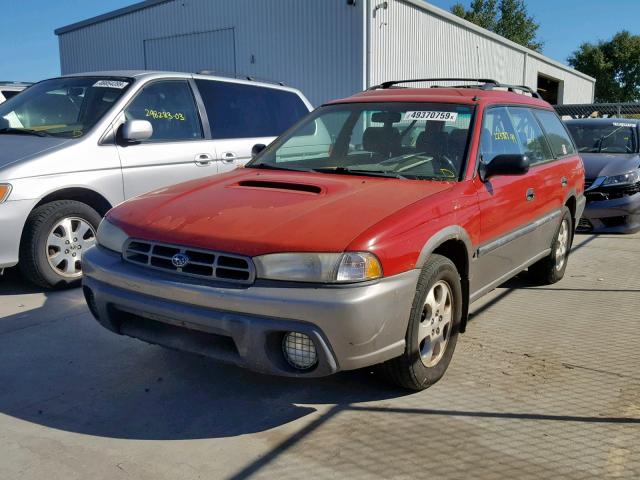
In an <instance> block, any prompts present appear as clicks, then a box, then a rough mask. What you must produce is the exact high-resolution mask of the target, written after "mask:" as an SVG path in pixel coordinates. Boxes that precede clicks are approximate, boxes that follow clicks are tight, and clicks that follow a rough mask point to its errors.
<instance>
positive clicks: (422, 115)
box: [404, 111, 458, 122]
mask: <svg viewBox="0 0 640 480" xmlns="http://www.w3.org/2000/svg"><path fill="white" fill-rule="evenodd" d="M457 118H458V114H457V112H434V111H427V112H425V111H423V112H407V113H405V114H404V119H405V121H406V120H425V121H434V122H455V121H456V119H457Z"/></svg>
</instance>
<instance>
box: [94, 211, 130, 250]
mask: <svg viewBox="0 0 640 480" xmlns="http://www.w3.org/2000/svg"><path fill="white" fill-rule="evenodd" d="M127 238H129V237H128V236H127V234H126V233H124V232H123V231H122V230H120V229H119V228H118V227H116V226H115V225H114V224H113V223H111V222H109V220H107V219H106V218H103V219H102V221H101V222H100V226H99V227H98V233H97V234H96V240H97V242H98V245H100V246H101V247H104V248H108V249H109V250H113V251H114V252H118V253H122V248H123V247H124V242H126V241H127Z"/></svg>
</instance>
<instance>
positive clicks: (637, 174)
mask: <svg viewBox="0 0 640 480" xmlns="http://www.w3.org/2000/svg"><path fill="white" fill-rule="evenodd" d="M638 182H640V170H633V171H631V172H627V173H623V174H622V175H615V176H613V177H607V178H606V179H605V181H604V182H603V183H602V186H603V187H615V186H618V185H620V186H622V185H633V184H634V183H638Z"/></svg>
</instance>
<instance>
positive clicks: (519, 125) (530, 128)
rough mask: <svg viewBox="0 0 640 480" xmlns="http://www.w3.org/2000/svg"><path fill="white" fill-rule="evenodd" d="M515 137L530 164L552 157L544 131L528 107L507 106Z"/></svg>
mask: <svg viewBox="0 0 640 480" xmlns="http://www.w3.org/2000/svg"><path fill="white" fill-rule="evenodd" d="M509 114H510V116H511V121H512V123H513V128H514V131H515V133H516V137H517V138H518V141H519V142H520V147H521V149H522V152H523V153H524V154H525V155H526V156H527V157H529V161H530V162H531V164H532V165H535V164H537V163H542V162H546V161H548V160H552V159H553V154H552V153H551V149H550V148H549V144H548V143H547V140H546V138H545V136H544V132H543V131H542V129H541V128H540V125H539V124H538V122H537V121H536V119H535V117H534V116H533V112H531V110H530V109H529V108H520V107H509Z"/></svg>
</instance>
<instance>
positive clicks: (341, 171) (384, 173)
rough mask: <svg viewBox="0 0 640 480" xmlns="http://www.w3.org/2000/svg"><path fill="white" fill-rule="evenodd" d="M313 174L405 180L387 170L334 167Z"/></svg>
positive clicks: (319, 169)
mask: <svg viewBox="0 0 640 480" xmlns="http://www.w3.org/2000/svg"><path fill="white" fill-rule="evenodd" d="M313 171H314V172H319V173H335V174H338V175H366V176H369V177H387V178H407V177H405V176H403V175H400V174H399V173H395V172H391V171H389V170H359V169H356V168H349V167H336V168H314V169H313Z"/></svg>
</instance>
